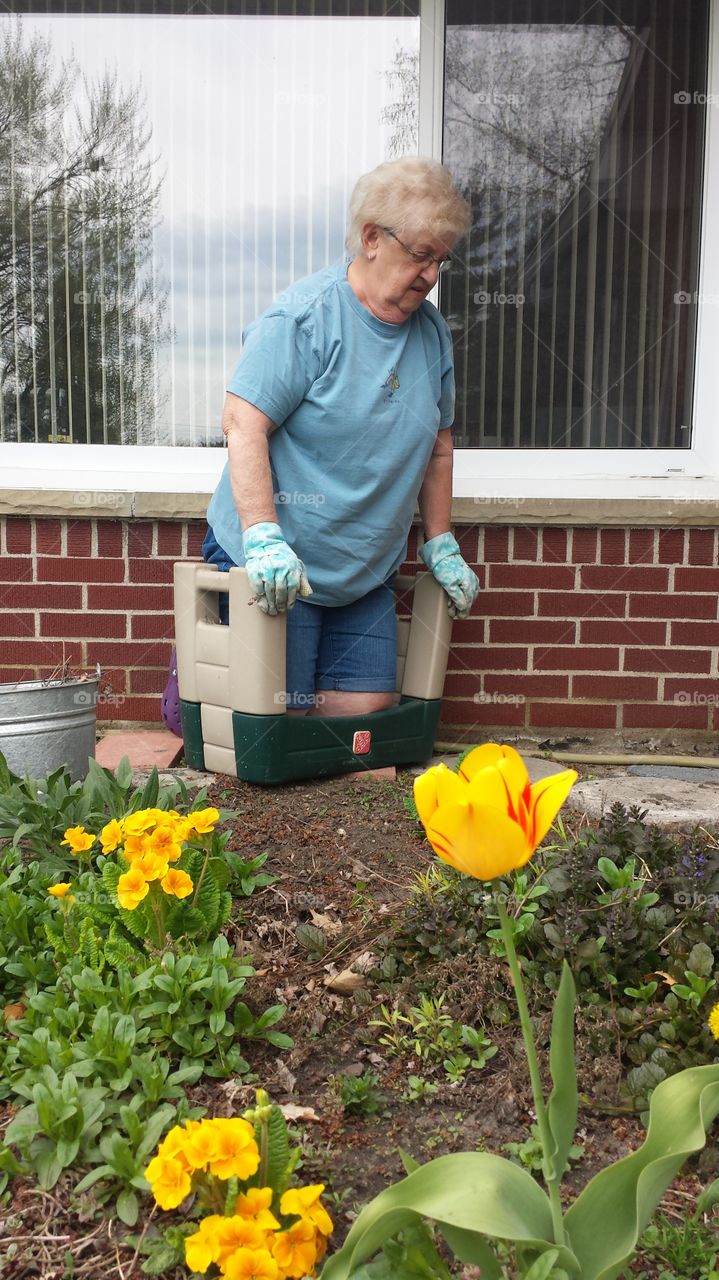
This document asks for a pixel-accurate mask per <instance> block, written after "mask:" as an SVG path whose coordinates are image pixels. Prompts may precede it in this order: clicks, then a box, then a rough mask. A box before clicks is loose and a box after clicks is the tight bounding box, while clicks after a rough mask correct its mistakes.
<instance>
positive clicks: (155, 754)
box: [95, 729, 184, 769]
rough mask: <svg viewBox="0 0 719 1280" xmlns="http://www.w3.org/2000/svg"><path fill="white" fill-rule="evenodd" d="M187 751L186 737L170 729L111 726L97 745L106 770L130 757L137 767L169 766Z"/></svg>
mask: <svg viewBox="0 0 719 1280" xmlns="http://www.w3.org/2000/svg"><path fill="white" fill-rule="evenodd" d="M183 751H184V747H183V745H182V739H181V738H176V737H175V735H174V733H170V732H169V731H168V730H167V729H108V731H107V733H106V734H105V735H104V737H102V738H101V739H100V741H99V742H98V744H97V746H96V748H95V759H96V760H97V762H98V764H101V765H102V766H103V768H105V769H116V768H117V766H118V765H119V763H120V761H121V760H122V758H123V756H127V758H128V760H129V761H130V764H131V765H132V767H133V769H152V767H153V765H154V766H156V767H157V768H158V769H167V768H168V767H169V766H170V765H172V764H174V763H175V761H176V760H179V758H180V756H181V755H182V753H183Z"/></svg>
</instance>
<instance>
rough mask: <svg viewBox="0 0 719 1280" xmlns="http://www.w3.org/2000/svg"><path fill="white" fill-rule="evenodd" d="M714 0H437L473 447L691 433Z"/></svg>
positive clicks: (635, 440) (658, 441) (458, 329)
mask: <svg viewBox="0 0 719 1280" xmlns="http://www.w3.org/2000/svg"><path fill="white" fill-rule="evenodd" d="M708 30H709V3H708V0H662V3H661V4H660V3H657V0H614V2H613V3H612V4H611V5H605V4H602V3H596V4H590V5H587V4H586V3H585V2H584V0H503V2H502V3H501V4H500V3H496V2H495V0H448V3H447V41H446V67H445V106H444V156H445V162H446V163H447V164H448V166H449V167H450V169H451V170H452V171H453V173H454V174H455V177H456V178H457V180H458V181H459V183H460V184H461V186H462V187H463V189H464V190H465V192H466V194H467V196H468V198H469V200H470V203H471V207H472V229H471V233H470V238H469V242H468V246H467V251H466V255H465V259H464V261H463V262H462V263H461V264H460V265H459V267H458V268H456V269H453V270H452V271H451V272H450V273H449V277H448V279H447V280H446V281H445V280H443V281H442V295H441V305H442V309H443V311H444V313H445V315H446V316H447V318H448V320H449V322H450V324H451V325H452V327H453V329H454V331H455V333H456V334H457V335H458V340H457V344H456V373H457V387H458V412H457V428H456V432H457V434H456V441H457V444H458V445H460V446H462V447H464V448H465V449H477V448H484V449H489V450H492V449H503V450H518V449H523V450H545V449H551V450H576V449H585V450H589V449H597V450H658V449H661V450H675V451H679V450H686V449H688V448H690V447H691V445H692V443H693V442H692V437H691V427H692V415H693V393H694V367H695V343H696V333H697V314H698V310H699V308H698V292H697V291H698V281H699V237H700V221H701V219H700V214H701V201H702V178H703V172H702V170H703V159H704V134H705V114H706V106H705V104H706V102H707V93H706V90H707V55H708Z"/></svg>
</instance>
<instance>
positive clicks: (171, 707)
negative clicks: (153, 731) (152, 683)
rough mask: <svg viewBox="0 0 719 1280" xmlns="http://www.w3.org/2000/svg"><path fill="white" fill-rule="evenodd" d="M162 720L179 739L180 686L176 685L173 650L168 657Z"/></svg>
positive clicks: (175, 661) (180, 725)
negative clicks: (167, 674) (168, 668)
mask: <svg viewBox="0 0 719 1280" xmlns="http://www.w3.org/2000/svg"><path fill="white" fill-rule="evenodd" d="M162 718H163V720H164V722H165V724H166V725H167V727H168V729H169V730H170V731H171V732H172V733H174V734H176V735H177V737H178V738H181V737H182V723H181V721H180V686H179V685H178V683H177V651H176V650H175V649H173V650H172V653H171V655H170V671H169V676H168V680H167V684H166V685H165V692H164V693H163V695H162Z"/></svg>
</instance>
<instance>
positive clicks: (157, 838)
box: [147, 826, 182, 862]
mask: <svg viewBox="0 0 719 1280" xmlns="http://www.w3.org/2000/svg"><path fill="white" fill-rule="evenodd" d="M147 849H148V852H150V853H156V854H158V856H159V857H161V858H164V859H165V861H166V862H177V859H178V858H179V857H180V854H181V853H182V844H181V843H180V842H178V839H177V836H176V834H175V828H174V827H170V826H163V827H156V828H155V830H154V831H153V833H152V835H150V836H148V837H147Z"/></svg>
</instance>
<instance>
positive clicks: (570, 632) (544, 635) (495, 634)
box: [453, 618, 577, 644]
mask: <svg viewBox="0 0 719 1280" xmlns="http://www.w3.org/2000/svg"><path fill="white" fill-rule="evenodd" d="M455 628H456V624H455ZM453 634H455V635H456V629H455V631H454V632H453ZM576 636H577V624H576V622H575V621H574V620H573V619H569V620H568V621H567V622H560V621H559V620H558V619H557V620H555V619H553V618H552V619H547V618H522V621H521V622H516V621H515V620H514V619H513V618H492V619H491V621H490V623H489V640H490V643H491V644H515V643H516V642H517V640H521V641H522V643H523V644H574V642H575V640H576Z"/></svg>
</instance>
